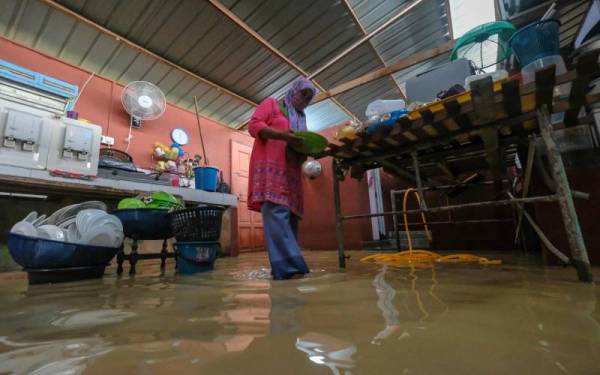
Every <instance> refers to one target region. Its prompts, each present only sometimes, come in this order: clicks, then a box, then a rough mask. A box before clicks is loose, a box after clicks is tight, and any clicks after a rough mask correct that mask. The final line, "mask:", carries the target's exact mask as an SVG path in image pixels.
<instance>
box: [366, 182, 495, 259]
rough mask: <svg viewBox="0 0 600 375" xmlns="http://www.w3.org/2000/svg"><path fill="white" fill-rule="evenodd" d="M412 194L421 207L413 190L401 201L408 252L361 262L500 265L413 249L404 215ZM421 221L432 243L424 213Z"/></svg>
mask: <svg viewBox="0 0 600 375" xmlns="http://www.w3.org/2000/svg"><path fill="white" fill-rule="evenodd" d="M410 193H414V195H415V197H416V198H417V203H418V204H419V207H421V195H420V194H419V192H418V191H416V190H415V189H412V188H411V189H408V190H406V192H405V193H404V197H403V200H402V210H403V211H404V213H403V215H402V216H403V219H404V230H405V231H406V237H407V239H408V251H400V252H398V253H395V254H381V253H379V254H373V255H369V256H366V257H364V258H362V259H361V262H375V263H380V264H387V265H389V266H392V267H406V266H411V267H413V266H417V267H431V266H432V265H433V263H479V264H484V265H498V264H502V261H501V260H490V259H488V258H484V257H480V256H477V255H472V254H464V253H461V254H451V255H444V256H442V255H440V254H438V253H435V252H433V251H428V250H422V249H413V246H412V236H411V234H410V230H409V228H408V215H407V214H406V202H407V200H408V195H409V194H410ZM421 221H422V222H423V226H424V227H425V235H426V236H427V239H428V240H429V242H431V241H432V236H431V232H430V231H429V227H428V226H427V218H426V217H425V212H421Z"/></svg>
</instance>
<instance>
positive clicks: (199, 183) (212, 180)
mask: <svg viewBox="0 0 600 375" xmlns="http://www.w3.org/2000/svg"><path fill="white" fill-rule="evenodd" d="M218 175H219V169H218V168H215V167H196V168H194V180H195V185H196V189H198V190H205V191H217V182H218V181H217V180H218V179H217V176H218Z"/></svg>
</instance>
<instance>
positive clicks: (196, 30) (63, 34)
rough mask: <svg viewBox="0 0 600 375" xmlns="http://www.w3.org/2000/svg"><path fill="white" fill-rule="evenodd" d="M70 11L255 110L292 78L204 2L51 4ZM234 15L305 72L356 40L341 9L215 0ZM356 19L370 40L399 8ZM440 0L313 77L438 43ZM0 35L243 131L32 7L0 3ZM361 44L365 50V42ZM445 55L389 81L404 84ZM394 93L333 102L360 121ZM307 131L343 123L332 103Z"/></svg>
mask: <svg viewBox="0 0 600 375" xmlns="http://www.w3.org/2000/svg"><path fill="white" fill-rule="evenodd" d="M58 3H60V4H62V5H64V6H65V7H67V8H68V9H70V10H71V11H74V12H76V13H78V14H81V15H82V16H83V17H86V18H88V19H90V20H92V21H93V22H95V23H97V24H98V25H100V26H103V27H105V28H107V29H109V30H110V31H112V32H114V33H116V34H118V35H120V36H122V37H124V38H127V39H128V40H131V41H132V42H134V43H136V44H138V45H139V46H141V47H143V48H146V49H147V50H149V51H151V52H152V53H155V54H156V55H159V56H160V57H162V58H164V59H166V60H168V62H170V63H173V64H176V65H178V66H181V67H182V68H184V69H187V70H189V71H190V72H192V73H194V74H197V75H198V76H200V77H203V78H206V79H207V80H209V81H211V82H214V83H215V84H217V85H219V86H221V87H224V88H225V89H227V90H230V91H231V92H233V93H235V94H237V95H239V96H240V97H243V98H247V99H249V100H250V101H252V102H260V101H262V100H263V99H265V98H266V97H268V96H279V95H281V94H283V93H284V92H285V90H286V88H287V86H288V85H289V84H290V83H291V82H292V81H293V80H294V79H296V77H298V75H299V73H298V72H297V71H296V70H295V69H294V68H293V67H291V66H290V65H289V64H287V63H286V62H284V61H282V59H281V58H279V57H277V56H276V55H274V54H273V53H272V52H271V51H270V50H269V49H268V48H265V47H264V46H263V45H261V44H260V42H259V41H257V40H255V39H254V38H253V37H251V36H250V34H249V33H247V32H246V31H244V30H243V29H241V28H240V27H239V26H238V25H236V24H235V23H233V22H232V21H231V20H229V19H228V18H227V17H224V16H223V14H221V13H220V12H219V11H218V10H217V9H216V8H215V7H214V6H212V5H211V4H210V3H208V2H207V1H196V0H133V1H120V0H104V1H95V0H58ZM222 3H223V4H224V5H225V6H227V7H228V8H229V9H230V10H231V11H232V12H233V13H234V14H236V15H237V17H239V18H240V19H242V20H243V21H244V22H245V23H246V24H247V25H249V26H250V27H251V28H252V29H253V30H255V31H256V32H257V33H258V34H259V35H261V36H262V37H263V38H264V39H266V40H267V41H268V42H269V43H270V44H271V45H272V46H274V47H275V48H277V49H278V50H279V51H281V52H282V53H283V55H285V56H286V57H287V58H289V59H290V60H291V61H293V62H294V63H295V64H296V65H297V66H299V67H300V68H301V69H303V70H304V71H306V72H308V73H310V72H311V71H315V70H316V69H318V68H319V67H321V66H322V65H323V64H325V63H326V62H327V61H329V60H330V59H332V58H333V57H335V56H337V55H338V54H339V53H340V52H342V51H343V50H345V49H346V48H348V47H349V46H350V45H352V44H353V43H355V42H356V41H357V40H359V39H360V38H362V37H363V33H362V31H361V29H360V27H358V26H357V25H356V24H355V22H354V20H353V18H352V16H351V14H350V13H349V11H348V9H347V8H346V7H345V5H344V3H343V2H341V1H334V0H330V1H325V0H323V1H294V2H289V1H287V0H256V1H242V0H223V1H222ZM349 3H350V5H351V6H352V7H353V9H354V11H355V13H356V15H357V17H358V20H359V22H360V23H361V25H362V26H363V28H364V29H365V30H366V32H370V31H372V30H374V29H375V28H377V27H378V26H379V25H381V24H382V23H383V22H385V21H387V20H388V19H389V18H390V17H392V16H394V15H395V14H397V13H398V12H399V11H400V10H401V9H402V8H403V7H405V6H406V5H407V4H409V3H410V2H409V1H407V0H349ZM447 23H448V22H447V19H446V12H445V7H444V1H443V0H425V1H424V2H423V3H422V4H420V5H419V6H418V7H416V8H415V9H414V10H412V11H411V12H410V13H408V14H407V15H406V16H405V17H403V18H401V19H400V20H398V21H396V22H395V23H394V24H393V25H391V26H390V27H389V28H388V29H386V30H384V31H383V32H382V33H381V34H379V35H377V36H376V37H374V38H373V39H372V40H371V41H368V42H366V43H364V44H363V45H361V46H360V47H359V48H357V49H356V50H354V51H353V52H351V53H350V54H348V55H347V56H345V57H344V58H342V59H341V60H340V61H339V62H337V63H336V64H334V65H332V66H331V67H330V68H328V69H326V70H325V71H323V72H322V73H320V74H319V75H318V76H317V77H316V81H318V82H319V83H320V84H321V85H322V86H323V87H324V88H325V89H329V88H332V87H335V86H337V85H339V84H341V83H343V82H346V81H348V80H351V79H353V78H357V77H359V76H361V75H363V74H365V73H368V72H370V71H373V70H376V69H379V68H382V67H383V64H382V60H383V61H384V62H385V63H386V64H391V63H394V62H396V61H398V60H399V59H402V58H404V57H407V56H409V55H411V54H413V53H414V52H417V51H419V50H423V49H427V48H431V47H434V46H437V45H439V44H441V43H443V42H444V41H446V40H447V38H448V31H447ZM0 33H1V34H2V35H5V36H7V37H9V38H11V39H14V40H16V41H17V42H19V43H23V44H25V45H27V46H30V47H33V48H36V49H39V50H41V51H43V52H45V53H47V54H49V55H51V56H55V57H57V58H60V59H63V60H65V61H67V62H69V63H72V64H75V65H79V66H81V67H83V68H85V69H88V70H91V71H94V72H96V73H97V74H101V75H104V76H107V77H108V78H111V79H114V80H117V81H119V82H121V83H128V82H130V81H133V80H148V81H150V82H153V83H155V84H157V85H158V86H159V87H160V88H161V89H162V90H163V91H164V92H165V95H166V97H167V100H168V101H169V102H171V103H174V104H176V105H179V106H181V107H184V108H187V109H193V97H194V96H197V97H198V99H199V104H200V110H201V112H202V114H204V115H206V116H209V117H212V118H214V119H216V120H218V121H221V122H223V123H225V124H227V125H230V126H234V127H235V126H238V125H240V124H243V123H244V122H245V121H246V120H247V119H248V118H249V116H250V114H251V112H252V110H253V105H251V104H249V103H247V102H245V101H244V100H240V99H239V98H238V97H236V96H235V95H229V94H228V93H227V92H224V91H222V90H219V89H218V88H215V87H214V86H213V85H211V84H210V83H209V82H206V81H202V80H201V79H195V78H192V76H190V75H189V74H187V73H186V72H185V71H182V70H181V69H178V68H177V67H174V66H172V65H170V64H168V63H165V62H164V61H161V60H160V59H157V58H155V57H153V56H149V55H147V54H145V53H143V52H142V51H140V50H138V49H136V48H132V47H131V46H129V45H127V44H124V43H122V42H120V41H118V40H115V38H114V37H112V36H110V35H107V34H106V33H103V32H101V31H99V30H97V29H96V28H94V27H90V26H89V25H87V24H86V23H85V22H82V21H78V20H76V19H75V18H73V17H70V16H68V15H65V14H64V13H62V12H60V11H58V10H55V9H53V8H51V7H49V6H47V5H45V4H44V3H42V2H40V1H38V0H22V1H20V0H2V1H0ZM369 44H371V45H369ZM446 59H447V57H446V56H442V57H438V58H436V59H433V60H432V61H431V62H426V63H423V64H419V65H417V66H414V67H411V68H410V69H407V70H405V71H402V72H398V73H396V74H395V75H394V78H395V79H396V81H397V82H398V83H402V82H404V81H405V80H406V78H408V75H409V74H414V73H415V72H420V71H424V70H427V69H430V68H431V67H433V66H435V65H437V64H439V63H440V62H442V61H445V60H446ZM399 95H400V94H399V91H398V85H397V84H396V83H395V82H394V81H393V78H391V77H385V78H382V79H379V80H377V81H374V82H371V83H369V84H367V85H364V86H362V87H359V88H357V89H355V90H352V91H350V92H347V93H345V94H342V95H339V96H338V97H337V98H336V99H337V101H338V102H339V103H340V104H341V105H343V106H344V107H345V108H346V109H348V110H350V111H351V112H352V113H353V114H354V115H356V116H357V117H358V118H364V111H365V108H366V106H367V104H368V103H369V102H371V101H373V100H376V99H380V98H397V97H398V96H399ZM308 117H309V124H311V127H312V128H314V129H322V128H326V127H328V126H331V125H335V124H338V123H340V122H343V121H345V120H347V119H349V116H348V115H347V114H346V113H345V112H344V111H343V110H342V109H341V108H340V107H339V106H338V105H337V104H336V103H335V102H333V101H331V100H327V101H324V102H322V103H318V104H316V105H313V106H311V107H310V108H309V109H308Z"/></svg>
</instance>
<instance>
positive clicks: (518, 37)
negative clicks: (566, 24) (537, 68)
mask: <svg viewBox="0 0 600 375" xmlns="http://www.w3.org/2000/svg"><path fill="white" fill-rule="evenodd" d="M559 36H560V21H558V20H555V19H549V20H544V21H538V22H534V23H532V24H529V25H527V26H525V27H523V28H522V29H520V30H519V31H517V32H516V33H515V34H514V35H513V36H512V38H511V39H510V41H509V45H510V48H511V49H512V50H513V52H514V54H515V55H516V56H517V59H519V63H520V64H521V66H526V65H528V64H531V63H532V62H534V61H535V60H538V59H541V58H544V57H548V56H555V55H560V38H559Z"/></svg>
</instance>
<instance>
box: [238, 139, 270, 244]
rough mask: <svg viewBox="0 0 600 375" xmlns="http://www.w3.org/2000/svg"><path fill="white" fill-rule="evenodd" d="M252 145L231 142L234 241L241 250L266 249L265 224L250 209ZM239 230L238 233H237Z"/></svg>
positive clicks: (258, 215)
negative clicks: (249, 189) (234, 223)
mask: <svg viewBox="0 0 600 375" xmlns="http://www.w3.org/2000/svg"><path fill="white" fill-rule="evenodd" d="M251 152H252V147H250V146H247V145H244V144H241V143H239V142H235V141H232V142H231V190H232V192H233V194H235V195H237V196H238V198H239V200H238V206H237V210H236V211H237V215H236V216H237V231H234V235H235V236H236V237H237V238H235V239H234V243H237V249H238V251H239V252H248V251H257V250H262V249H264V247H265V245H264V239H263V224H262V217H261V215H260V213H258V212H254V211H250V210H249V209H248V196H247V194H248V177H249V176H248V173H249V167H250V153H251ZM236 232H237V234H236Z"/></svg>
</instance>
